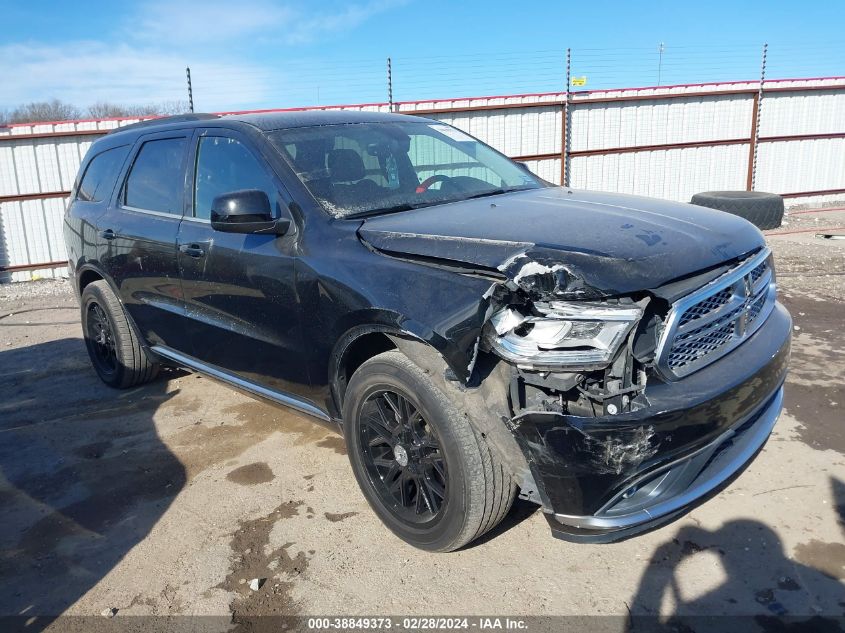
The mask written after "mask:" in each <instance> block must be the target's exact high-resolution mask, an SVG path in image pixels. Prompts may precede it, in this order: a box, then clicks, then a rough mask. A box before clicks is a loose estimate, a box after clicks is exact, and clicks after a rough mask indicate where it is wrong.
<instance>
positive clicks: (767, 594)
mask: <svg viewBox="0 0 845 633" xmlns="http://www.w3.org/2000/svg"><path fill="white" fill-rule="evenodd" d="M839 485H841V484H839ZM707 557H709V558H710V560H705V558H707ZM696 558H698V559H699V560H697V561H694V559H696ZM687 565H690V566H695V570H693V571H691V570H690V569H689V568H687V569H686V570H685V571H684V572H683V574H682V573H680V571H679V568H680V567H682V566H687ZM698 570H706V571H705V572H704V575H698V573H697V572H698ZM691 577H695V578H696V584H701V585H704V586H705V587H706V589H705V590H704V591H703V592H702V591H701V589H700V588H697V587H693V586H691V585H690V584H688V583H689V578H691ZM843 607H845V586H843V584H842V583H841V581H839V580H838V579H837V578H834V577H832V576H830V575H828V574H826V573H824V572H823V571H821V570H820V569H816V568H815V567H811V566H808V565H805V564H802V563H800V562H798V561H796V560H793V559H790V558H787V555H786V553H785V551H784V547H783V543H782V542H781V540H780V537H779V536H778V535H777V533H776V532H775V531H774V530H773V529H772V528H771V527H769V526H767V525H765V524H764V523H761V522H759V521H756V520H753V519H737V520H734V521H730V522H728V523H726V524H724V525H723V526H722V527H721V528H719V529H718V530H713V531H711V530H707V529H704V528H700V527H696V526H692V525H686V526H683V527H682V528H680V529H679V530H678V532H677V534H676V536H675V537H674V538H673V539H671V540H670V541H667V542H666V543H664V544H662V545H661V546H659V547H658V548H657V549H656V550H655V552H654V554H653V556H652V557H651V560H650V561H649V564H648V567H647V568H646V571H645V573H644V574H643V576H642V578H641V579H640V583H639V587H638V589H637V593H636V594H635V597H634V599H633V601H632V603H631V604H630V606H629V612H630V617H629V619H628V626H627V631H629V632H631V633H633V632H637V633H643V632H649V631H666V630H671V631H695V632H696V633H703V632H706V631H732V632H734V631H742V632H744V631H760V632H764V633H793V632H797V631H802V632H803V631H816V632H818V633H827V632H831V633H833V632H839V631H843V630H845V618H843ZM666 614H668V615H666Z"/></svg>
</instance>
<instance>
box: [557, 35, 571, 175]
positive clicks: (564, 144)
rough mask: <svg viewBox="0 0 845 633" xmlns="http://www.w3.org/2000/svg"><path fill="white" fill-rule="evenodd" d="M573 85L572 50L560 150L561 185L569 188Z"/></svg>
mask: <svg viewBox="0 0 845 633" xmlns="http://www.w3.org/2000/svg"><path fill="white" fill-rule="evenodd" d="M571 83H572V49H571V48H567V49H566V94H565V95H564V99H563V121H561V124H562V125H561V127H562V128H563V129H562V138H561V148H560V184H561V185H562V186H564V187H568V186H569V141H570V139H569V137H570V129H569V96H570V85H571Z"/></svg>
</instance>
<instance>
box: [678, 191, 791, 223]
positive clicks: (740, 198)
mask: <svg viewBox="0 0 845 633" xmlns="http://www.w3.org/2000/svg"><path fill="white" fill-rule="evenodd" d="M690 202H691V203H692V204H697V205H699V206H701V207H709V208H710V209H718V210H719V211H726V212H727V213H732V214H733V215H738V216H739V217H741V218H745V219H746V220H748V221H749V222H751V223H752V224H753V225H754V226H756V227H757V228H758V229H761V230H765V229H776V228H778V227H779V226H780V224H781V222H782V221H783V198H781V197H780V196H779V195H777V194H776V193H763V192H762V191H706V192H704V193H697V194H695V195H694V196H693V197H692V199H691V200H690Z"/></svg>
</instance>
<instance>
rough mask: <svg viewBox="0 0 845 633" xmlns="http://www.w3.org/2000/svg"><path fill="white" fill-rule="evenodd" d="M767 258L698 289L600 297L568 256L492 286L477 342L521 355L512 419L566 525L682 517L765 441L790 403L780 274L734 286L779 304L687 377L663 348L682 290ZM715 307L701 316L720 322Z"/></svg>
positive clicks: (541, 493) (562, 531)
mask: <svg viewBox="0 0 845 633" xmlns="http://www.w3.org/2000/svg"><path fill="white" fill-rule="evenodd" d="M759 262H767V264H766V265H767V266H769V267H771V264H770V259H769V258H768V254H767V253H758V254H757V255H756V256H754V257H751V258H748V259H747V260H746V261H744V262H740V263H738V264H737V263H733V264H731V265H726V266H724V267H723V268H721V269H718V270H715V271H712V272H711V273H709V274H704V275H703V276H695V277H693V278H691V280H689V282H688V284H689V287H687V288H682V287H681V288H679V285H678V284H677V283H675V284H673V285H672V286H671V293H670V292H669V291H666V292H663V291H661V289H657V290H648V291H643V292H641V293H636V294H633V295H629V296H602V295H604V294H606V293H604V292H603V291H600V290H597V289H594V288H590V287H585V286H584V285H581V284H579V282H578V277H577V275H574V274H572V272H571V271H570V270H569V269H568V268H566V267H565V266H563V265H553V264H551V265H550V264H549V262H543V263H541V264H538V263H537V262H535V261H531V260H530V259H525V258H522V259H521V261H519V262H518V263H517V264H516V265H515V264H514V262H511V264H510V269H508V276H509V278H510V279H509V281H508V282H506V283H503V284H500V285H498V286H497V287H496V290H495V291H494V292H492V293H491V294H490V310H489V314H490V316H489V319H488V320H487V322H486V324H485V325H484V327H483V330H482V337H481V346H480V349H481V352H482V353H489V354H492V355H495V356H496V357H498V358H500V359H502V360H504V361H506V362H507V363H508V364H509V365H510V366H511V381H510V392H509V403H510V407H511V413H512V417H511V419H510V420H509V421H508V426H509V428H510V431H511V432H512V433H513V435H514V437H515V438H516V440H517V442H518V443H519V445H520V447H521V449H522V451H523V453H524V454H525V456H526V459H527V461H528V466H529V468H530V470H531V474H532V476H533V479H534V482H536V488H537V495H536V498H534V500H535V501H537V502H538V503H540V504H541V505H542V506H543V507H544V510H545V511H546V515H547V518H548V519H549V522H550V524H551V526H552V529H553V532H554V533H555V534H556V535H557V536H559V537H561V538H566V539H569V540H586V541H592V542H603V541H612V540H618V539H619V538H624V537H626V536H629V535H631V534H635V533H638V532H640V531H643V530H645V529H649V528H651V527H653V526H655V525H658V524H660V523H662V522H666V521H668V520H671V519H672V518H674V517H675V516H677V515H678V514H679V513H681V512H683V511H686V510H688V509H689V508H690V507H691V505H692V504H693V502H696V501H700V500H703V499H705V498H706V497H707V496H708V495H709V494H712V493H713V492H714V491H715V490H716V489H717V488H718V487H719V486H722V485H724V484H725V483H726V482H727V481H728V480H729V479H730V478H731V477H732V476H733V475H734V474H736V473H737V472H738V471H739V470H741V468H742V466H744V465H745V464H747V463H748V462H749V461H750V459H751V458H752V457H753V455H754V454H756V452H757V451H758V450H759V449H760V447H761V446H762V444H763V443H764V442H765V440H766V439H767V438H768V435H769V433H770V432H771V429H772V426H773V425H774V422H775V420H776V419H777V415H778V413H779V411H780V408H781V386H782V383H783V380H784V376H785V371H786V363H787V359H788V355H789V338H790V320H789V315H788V314H787V313H786V311H785V310H783V309H782V308H781V307H780V306H778V307H777V308H775V304H774V294H773V293H774V290H773V288H774V285H773V276H772V274H771V273H768V274H769V277H768V278H766V279H764V280H763V281H760V282H759V283H758V282H757V281H755V282H754V283H757V284H758V285H759V287H760V288H761V289H762V290H759V291H758V290H757V289H756V286H755V288H754V289H749V292H751V291H752V290H753V292H755V293H757V294H756V295H753V296H750V297H749V298H748V299H747V300H746V299H742V300H741V301H739V300H737V299H735V298H734V299H732V300H733V301H739V304H737V305H740V306H751V305H752V304H753V302H754V301H758V303H759V297H762V296H764V294H765V293H769V294H765V296H766V297H767V299H766V301H770V309H771V311H772V312H771V316H770V318H763V319H762V320H761V323H760V325H761V326H760V327H759V329H757V330H755V331H754V332H752V333H751V335H750V336H748V337H747V340H743V341H742V343H743V344H742V345H741V346H739V347H738V348H737V349H735V350H733V351H732V353H730V354H729V355H728V356H726V357H725V358H724V359H723V360H721V361H718V360H717V361H716V362H714V363H712V364H710V365H707V366H704V365H702V367H701V368H697V369H696V371H695V372H694V373H692V374H691V375H689V376H686V377H684V379H683V380H677V379H671V378H670V379H667V378H666V376H665V373H662V372H661V371H660V368H659V367H658V366H657V360H656V359H657V358H658V356H659V353H658V349H659V347H660V346H661V343H662V337H663V336H664V334H665V333H666V328H667V324H669V323H670V322H672V323H674V322H677V317H676V316H675V315H674V312H673V310H674V307H673V306H674V303H673V301H672V300H671V299H673V297H674V295H681V296H683V295H685V294H688V293H689V292H691V291H692V290H693V289H696V290H697V289H699V288H701V287H702V280H704V284H703V286H704V288H707V289H709V288H710V286H711V285H712V286H713V293H715V294H716V296H719V297H721V295H720V294H718V293H720V292H721V293H722V294H724V293H725V292H726V291H725V290H724V289H723V288H733V287H734V286H736V284H737V283H744V282H742V281H741V280H743V279H745V278H751V277H754V274H756V273H754V274H752V273H749V272H747V271H746V269H748V270H752V271H757V270H759V269H760V268H761V267H762V265H763V264H761V263H759ZM737 270H739V271H740V273H741V274H740V273H737V272H736V271H737ZM758 277H759V275H758ZM736 279H739V280H740V281H736ZM731 284H734V285H733V286H731ZM766 284H771V288H772V290H771V292H770V291H769V290H767V289H766V288H768V286H766V287H765V288H764V286H765V285H766ZM681 285H682V286H683V284H681ZM720 288H722V290H719V289H720ZM708 292H709V290H708ZM705 294H706V293H705ZM708 296H709V295H708ZM667 297H668V300H667ZM731 305H733V304H731ZM720 309H721V308H720ZM727 309H728V308H725V310H727ZM733 309H734V310H736V308H733ZM718 314H719V313H718V312H717V313H716V316H715V317H713V318H711V317H709V316H707V317H706V319H705V318H703V317H698V316H696V318H702V323H703V322H704V321H706V320H707V319H710V320H709V321H707V323H712V324H713V325H707V324H704V325H699V324H695V325H696V326H697V327H698V328H699V329H702V328H706V327H710V328H711V329H713V331H714V332H717V331H718V330H717V328H718V327H719V326H720V323H721V322H720V320H719V319H720V318H722V319H724V317H718ZM729 314H733V313H729ZM765 316H766V317H768V316H769V314H768V313H767V314H766V315H765ZM763 321H765V323H763ZM708 332H709V331H708ZM706 334H707V336H710V335H709V333H706ZM701 336H703V335H701ZM713 336H715V334H714V335H713ZM708 341H709V339H708V338H706V337H705V338H704V343H701V344H702V345H704V344H709V343H708ZM696 344H697V343H696Z"/></svg>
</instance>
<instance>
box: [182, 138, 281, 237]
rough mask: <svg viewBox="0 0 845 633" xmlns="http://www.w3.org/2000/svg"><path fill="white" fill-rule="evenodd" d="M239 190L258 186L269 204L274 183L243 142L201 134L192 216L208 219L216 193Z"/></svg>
mask: <svg viewBox="0 0 845 633" xmlns="http://www.w3.org/2000/svg"><path fill="white" fill-rule="evenodd" d="M241 189H259V190H261V191H264V192H265V193H266V194H267V197H268V198H270V203H271V204H272V203H273V200H274V198H275V196H276V186H275V185H274V184H273V179H272V178H270V176H269V175H268V173H267V170H266V169H265V167H264V165H263V164H261V162H260V161H259V160H258V159H257V158H256V157H255V156H254V155H253V154H252V152H250V151H249V150H248V149H247V148H246V147H244V145H243V143H241V142H240V141H237V140H235V139H233V138H229V137H226V136H203V137H202V138H201V139H200V140H199V147H197V170H196V180H195V183H194V217H197V218H203V219H206V220H207V219H209V218H210V217H211V203H212V201H213V200H214V198H216V197H217V196H219V195H221V194H224V193H229V192H230V191H239V190H241Z"/></svg>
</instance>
